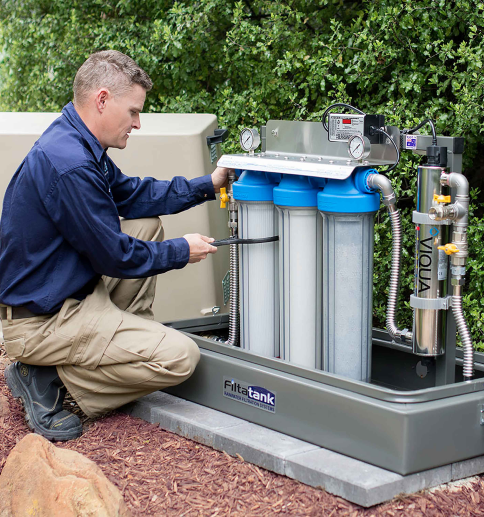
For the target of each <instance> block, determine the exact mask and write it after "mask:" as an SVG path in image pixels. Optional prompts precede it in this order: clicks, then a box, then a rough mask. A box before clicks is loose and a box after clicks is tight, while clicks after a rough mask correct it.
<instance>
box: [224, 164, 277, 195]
mask: <svg viewBox="0 0 484 517" xmlns="http://www.w3.org/2000/svg"><path fill="white" fill-rule="evenodd" d="M273 189H274V183H272V182H271V181H269V180H268V179H267V176H266V174H265V172H259V171H244V172H242V174H241V175H240V178H239V181H236V182H235V183H234V185H233V191H234V198H235V199H236V200H237V201H272V191H273Z"/></svg>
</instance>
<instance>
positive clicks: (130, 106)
mask: <svg viewBox="0 0 484 517" xmlns="http://www.w3.org/2000/svg"><path fill="white" fill-rule="evenodd" d="M145 99H146V90H145V89H144V88H143V87H142V86H140V85H139V84H134V85H133V86H132V87H131V89H130V90H128V91H127V92H126V93H125V94H123V95H118V96H113V95H111V94H109V95H108V97H107V98H106V100H105V102H106V105H105V108H104V110H103V115H102V118H103V123H102V134H101V135H100V137H101V138H100V139H99V141H100V143H101V145H102V146H103V148H104V149H107V148H108V147H115V148H117V149H124V148H125V147H126V143H127V142H128V138H129V133H131V130H132V129H139V128H140V127H141V124H140V120H139V114H140V112H141V111H142V110H143V105H144V103H145Z"/></svg>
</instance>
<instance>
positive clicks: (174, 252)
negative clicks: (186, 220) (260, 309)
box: [45, 166, 190, 278]
mask: <svg viewBox="0 0 484 517" xmlns="http://www.w3.org/2000/svg"><path fill="white" fill-rule="evenodd" d="M45 206H46V208H47V210H48V212H49V214H50V216H51V218H52V220H53V222H54V224H55V225H56V227H57V229H58V230H59V232H60V233H61V234H62V236H63V237H64V238H65V239H66V241H68V242H69V244H70V245H71V246H72V247H73V248H74V249H75V250H76V251H77V252H78V253H80V254H81V255H84V256H86V257H87V258H88V259H89V261H90V263H91V265H92V267H93V269H94V270H95V271H96V272H97V273H99V274H101V275H107V276H111V277H114V278H144V277H147V276H152V275H156V274H159V273H164V272H166V271H169V270H170V269H180V268H182V267H184V266H185V265H186V264H187V263H188V259H189V255H190V248H189V245H188V242H187V241H186V239H183V238H180V239H170V240H166V241H164V242H156V241H155V242H152V241H149V242H147V241H142V240H139V239H135V238H133V237H131V236H129V235H127V234H125V233H123V232H122V231H121V225H120V221H119V216H118V211H117V208H116V204H115V202H114V200H113V198H112V197H111V194H110V192H109V190H108V188H107V183H106V181H105V179H104V177H103V175H102V173H101V172H100V171H99V170H97V168H96V167H94V166H87V167H80V168H77V169H74V170H71V171H69V172H67V173H64V174H62V175H61V176H60V177H59V180H58V181H57V183H56V185H55V187H54V188H53V189H52V190H51V192H50V194H49V195H48V196H47V199H46V200H45Z"/></svg>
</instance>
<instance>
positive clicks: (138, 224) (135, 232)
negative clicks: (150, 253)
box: [121, 217, 165, 242]
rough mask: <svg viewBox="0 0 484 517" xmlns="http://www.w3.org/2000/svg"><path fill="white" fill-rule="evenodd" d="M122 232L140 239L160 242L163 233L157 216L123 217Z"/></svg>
mask: <svg viewBox="0 0 484 517" xmlns="http://www.w3.org/2000/svg"><path fill="white" fill-rule="evenodd" d="M121 230H122V231H123V233H126V234H128V235H131V237H135V238H136V239H140V240H142V241H158V242H162V241H163V239H164V237H165V233H164V231H163V225H162V224H161V219H160V218H159V217H143V218H140V219H123V220H122V221H121Z"/></svg>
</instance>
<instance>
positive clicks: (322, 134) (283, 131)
mask: <svg viewBox="0 0 484 517" xmlns="http://www.w3.org/2000/svg"><path fill="white" fill-rule="evenodd" d="M387 132H388V133H389V134H390V135H391V136H392V139H393V140H394V141H395V142H396V143H397V145H399V138H400V132H399V130H398V128H396V127H393V126H389V127H387ZM265 135H266V137H265V142H266V150H265V152H259V153H254V154H253V155H251V154H232V155H223V156H222V157H221V158H220V160H219V161H218V165H219V166H220V167H229V168H234V169H242V170H255V171H261V172H277V173H282V174H296V175H302V176H311V177H316V178H318V177H319V178H330V179H338V180H344V179H346V178H347V177H348V176H350V175H351V173H352V172H353V171H354V170H355V169H356V168H357V167H362V166H364V167H379V166H382V165H391V164H393V163H394V162H395V160H396V151H395V148H394V147H393V144H392V143H391V142H390V141H389V140H388V139H387V142H386V143H385V144H373V145H372V146H371V152H370V155H369V156H368V158H367V159H366V160H352V159H351V157H350V156H349V154H348V143H347V142H330V141H329V140H328V133H327V132H326V130H325V129H324V127H323V125H322V124H321V123H320V122H298V121H296V122H291V121H287V120H269V121H268V122H267V125H266V130H265Z"/></svg>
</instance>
